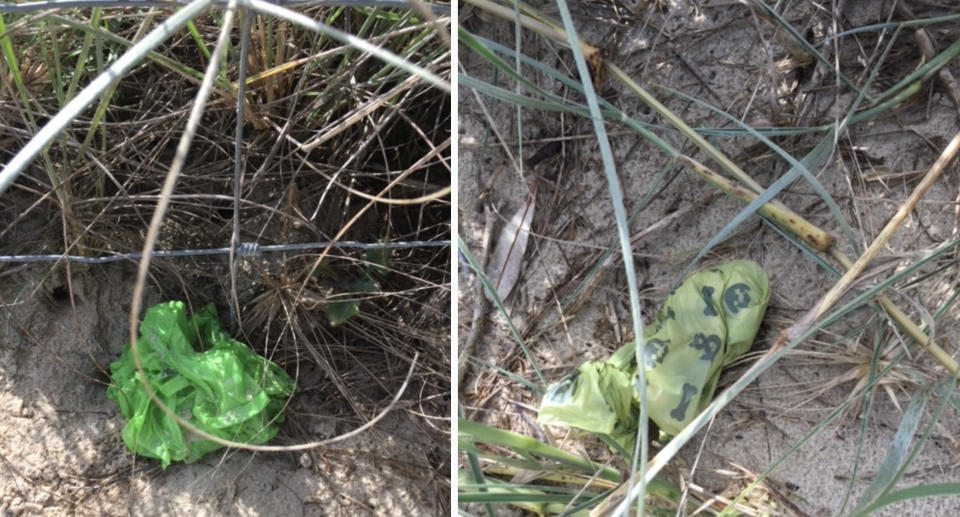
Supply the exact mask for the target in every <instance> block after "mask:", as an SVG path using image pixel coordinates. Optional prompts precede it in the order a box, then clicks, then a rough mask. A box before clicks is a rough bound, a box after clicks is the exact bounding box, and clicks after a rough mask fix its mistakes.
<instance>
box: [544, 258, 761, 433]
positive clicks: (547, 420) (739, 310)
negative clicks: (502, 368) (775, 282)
mask: <svg viewBox="0 0 960 517" xmlns="http://www.w3.org/2000/svg"><path fill="white" fill-rule="evenodd" d="M769 301H770V288H769V284H768V282H767V275H766V274H765V273H764V271H763V269H761V268H760V266H759V265H757V264H756V263H755V262H751V261H747V260H738V261H733V262H728V263H726V264H723V265H720V266H717V267H713V268H709V269H705V270H703V271H699V272H697V273H694V274H693V275H691V276H690V277H688V278H687V279H686V280H684V281H683V283H682V284H680V286H679V287H677V289H675V290H674V291H673V292H671V293H670V295H669V296H667V299H666V301H665V302H664V304H663V306H662V307H661V309H660V311H659V312H658V313H657V316H656V318H655V319H654V321H653V323H652V324H651V325H649V326H647V327H646V328H645V329H644V332H643V337H644V343H645V349H646V350H645V351H646V357H647V364H646V365H645V366H646V379H647V404H648V406H647V407H648V408H649V412H650V419H651V420H653V421H654V422H655V423H656V424H657V425H658V426H659V427H660V429H661V430H662V431H664V432H665V433H667V434H669V435H676V434H678V433H679V432H680V431H681V430H682V429H683V428H684V427H685V426H686V425H687V424H689V423H690V421H691V420H693V418H694V417H695V416H696V415H697V414H698V413H700V411H701V410H703V408H705V407H706V406H707V405H708V404H709V403H710V400H711V399H712V398H713V393H714V391H715V390H716V387H717V381H718V380H719V378H720V371H721V370H722V369H723V367H724V366H726V365H728V364H730V363H731V362H733V361H734V360H736V359H737V358H738V357H740V356H741V355H743V354H744V353H745V352H746V351H747V350H749V349H750V345H751V344H752V343H753V338H754V337H755V336H756V334H757V331H758V330H759V328H760V322H761V320H762V319H763V314H764V312H765V311H766V309H767V303H768V302H769ZM637 382H639V375H638V373H637V364H636V360H635V346H634V344H633V343H628V344H626V345H624V346H623V347H621V348H620V349H619V350H617V351H616V352H615V353H614V354H613V355H612V356H611V357H610V358H609V359H607V360H605V361H588V362H586V363H584V364H582V365H580V367H579V368H578V369H577V370H576V371H575V372H573V373H572V374H570V375H569V376H567V377H566V378H564V379H563V380H561V381H560V382H558V383H556V384H554V385H552V386H550V388H549V389H548V390H547V393H546V394H545V395H544V397H543V401H542V402H541V405H540V411H539V414H538V416H537V420H538V421H539V422H540V423H542V424H551V425H566V426H570V427H575V428H578V429H583V430H585V431H590V432H594V433H601V434H606V435H609V436H611V437H612V438H613V439H614V440H616V441H617V442H618V443H619V444H620V445H621V446H624V447H625V448H627V449H628V450H629V449H630V448H632V444H633V440H634V437H635V435H636V430H637V420H638V417H639V414H640V395H639V391H638V389H637V386H636V383H637Z"/></svg>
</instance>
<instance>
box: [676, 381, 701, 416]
mask: <svg viewBox="0 0 960 517" xmlns="http://www.w3.org/2000/svg"><path fill="white" fill-rule="evenodd" d="M696 394H697V387H696V386H694V385H693V384H690V383H689V382H685V383H683V395H682V396H681V397H680V404H678V405H677V407H675V408H673V409H671V410H670V418H673V419H674V420H676V421H677V422H683V420H684V418H685V417H686V414H687V406H689V405H690V401H691V400H693V396H694V395H696Z"/></svg>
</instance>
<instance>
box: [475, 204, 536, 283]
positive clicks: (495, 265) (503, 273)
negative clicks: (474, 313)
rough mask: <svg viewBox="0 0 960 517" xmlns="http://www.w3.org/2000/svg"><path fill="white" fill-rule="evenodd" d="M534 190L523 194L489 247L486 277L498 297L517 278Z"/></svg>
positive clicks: (518, 276) (524, 245)
mask: <svg viewBox="0 0 960 517" xmlns="http://www.w3.org/2000/svg"><path fill="white" fill-rule="evenodd" d="M536 197H537V196H536V190H534V192H532V193H531V194H530V197H528V198H527V202H526V203H524V205H523V206H521V207H520V208H519V209H518V210H517V211H516V213H514V214H513V217H511V218H510V220H509V221H508V222H507V224H506V226H504V227H503V230H502V231H501V232H500V236H499V237H498V238H497V245H496V247H494V248H493V255H492V256H491V257H490V262H489V263H488V264H487V278H489V279H490V283H491V284H493V287H494V289H495V290H496V292H497V296H499V297H500V300H501V301H502V300H506V299H507V296H509V295H510V292H511V291H513V288H514V286H516V285H517V279H518V278H520V268H521V267H522V266H523V254H524V252H525V251H526V250H527V239H529V237H530V224H531V222H532V221H533V208H534V205H536ZM484 294H485V295H486V296H487V299H489V300H490V301H493V296H492V295H491V294H490V292H489V291H486V290H484Z"/></svg>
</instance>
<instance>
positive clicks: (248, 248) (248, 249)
mask: <svg viewBox="0 0 960 517" xmlns="http://www.w3.org/2000/svg"><path fill="white" fill-rule="evenodd" d="M327 246H332V247H334V248H353V249H376V248H387V249H403V248H442V247H445V246H450V241H398V242H353V241H339V242H335V243H330V242H306V243H298V244H272V245H268V246H261V245H259V244H257V243H255V242H241V243H240V245H238V246H237V255H238V256H240V257H251V256H259V255H261V254H263V253H273V252H278V251H305V250H312V249H321V248H326V247H327ZM229 254H230V247H229V246H227V247H225V248H206V249H196V250H155V251H154V252H153V253H152V254H151V255H150V256H151V257H153V258H165V257H196V256H203V255H229ZM141 258H143V252H139V251H138V252H135V253H123V254H118V255H107V256H103V257H83V256H78V255H62V254H61V255H54V254H50V255H0V262H17V263H26V262H56V261H58V260H66V261H68V262H76V263H80V264H106V263H109V262H121V261H124V260H139V259H141Z"/></svg>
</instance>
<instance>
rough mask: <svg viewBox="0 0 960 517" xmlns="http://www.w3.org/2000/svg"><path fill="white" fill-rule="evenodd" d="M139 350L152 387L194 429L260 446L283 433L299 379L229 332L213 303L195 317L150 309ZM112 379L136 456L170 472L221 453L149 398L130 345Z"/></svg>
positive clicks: (170, 305)
mask: <svg viewBox="0 0 960 517" xmlns="http://www.w3.org/2000/svg"><path fill="white" fill-rule="evenodd" d="M137 350H138V352H139V355H140V363H141V365H142V366H143V371H144V373H145V374H146V378H147V382H148V384H149V385H150V388H151V389H152V390H153V392H154V393H156V395H157V396H158V397H159V398H160V400H162V401H163V403H164V404H165V405H166V406H167V407H168V408H170V410H171V411H173V412H175V413H176V414H177V415H180V416H181V417H183V418H184V419H186V420H187V421H189V422H190V423H191V424H193V425H194V426H196V427H198V428H200V429H202V430H204V431H206V432H207V433H210V434H212V435H214V436H217V437H219V438H224V439H227V440H231V441H235V442H243V443H248V444H257V445H259V444H263V443H266V442H267V441H269V440H270V439H271V438H273V437H274V435H276V434H277V431H278V429H279V425H278V424H279V423H280V422H283V418H284V415H283V410H284V406H285V403H286V400H287V398H288V397H289V396H290V395H291V394H293V392H294V389H295V386H294V383H293V380H292V379H291V378H290V376H289V375H287V373H286V372H285V371H283V369H281V368H280V367H279V366H277V365H276V364H274V363H273V362H271V361H268V360H267V359H264V358H263V357H261V356H259V355H257V354H256V353H254V352H253V351H252V350H251V349H250V348H249V347H247V346H246V345H244V344H243V343H240V342H239V341H236V340H235V339H233V338H231V337H230V336H229V335H227V334H226V333H225V332H223V331H222V330H221V329H220V323H219V322H218V321H217V310H216V308H215V307H214V306H213V304H210V305H207V306H206V307H204V308H203V310H201V311H200V312H198V313H196V314H195V315H194V316H193V317H192V318H190V317H188V316H187V314H186V308H185V306H184V303H183V302H178V301H173V302H166V303H161V304H159V305H155V306H153V307H151V308H150V309H149V310H147V313H146V316H145V317H144V318H143V322H142V323H141V324H140V337H139V338H138V340H137ZM110 380H111V383H110V386H109V387H108V388H107V397H108V398H110V399H113V400H115V401H117V403H118V404H119V405H120V413H121V414H122V415H123V418H124V419H126V420H127V423H126V425H125V426H124V428H123V433H122V434H123V442H124V443H125V444H126V445H127V448H129V449H130V450H131V451H133V452H135V453H137V454H139V455H141V456H145V457H148V458H156V459H158V460H160V462H161V465H162V466H163V468H164V469H166V468H167V466H168V465H169V464H170V462H171V461H184V462H193V461H196V460H198V459H200V458H201V457H203V456H204V455H205V454H207V453H209V452H212V451H215V450H217V449H220V448H221V447H222V445H219V444H217V443H215V442H212V441H209V440H206V439H203V438H200V437H199V436H197V435H194V434H193V433H190V432H189V431H187V430H186V429H182V428H181V427H180V425H179V424H178V423H177V422H176V421H175V420H173V419H172V418H170V417H168V416H167V415H166V414H165V413H164V412H163V411H162V410H161V409H160V408H159V406H157V405H156V404H155V403H154V402H153V401H152V400H151V399H150V396H149V395H147V392H146V390H144V388H143V385H142V384H141V383H140V380H139V377H138V376H137V370H136V366H134V363H133V352H132V350H131V347H130V344H129V343H128V344H127V345H126V346H125V347H124V349H123V354H122V355H121V356H120V359H118V360H117V361H115V362H114V363H112V364H111V365H110Z"/></svg>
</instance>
